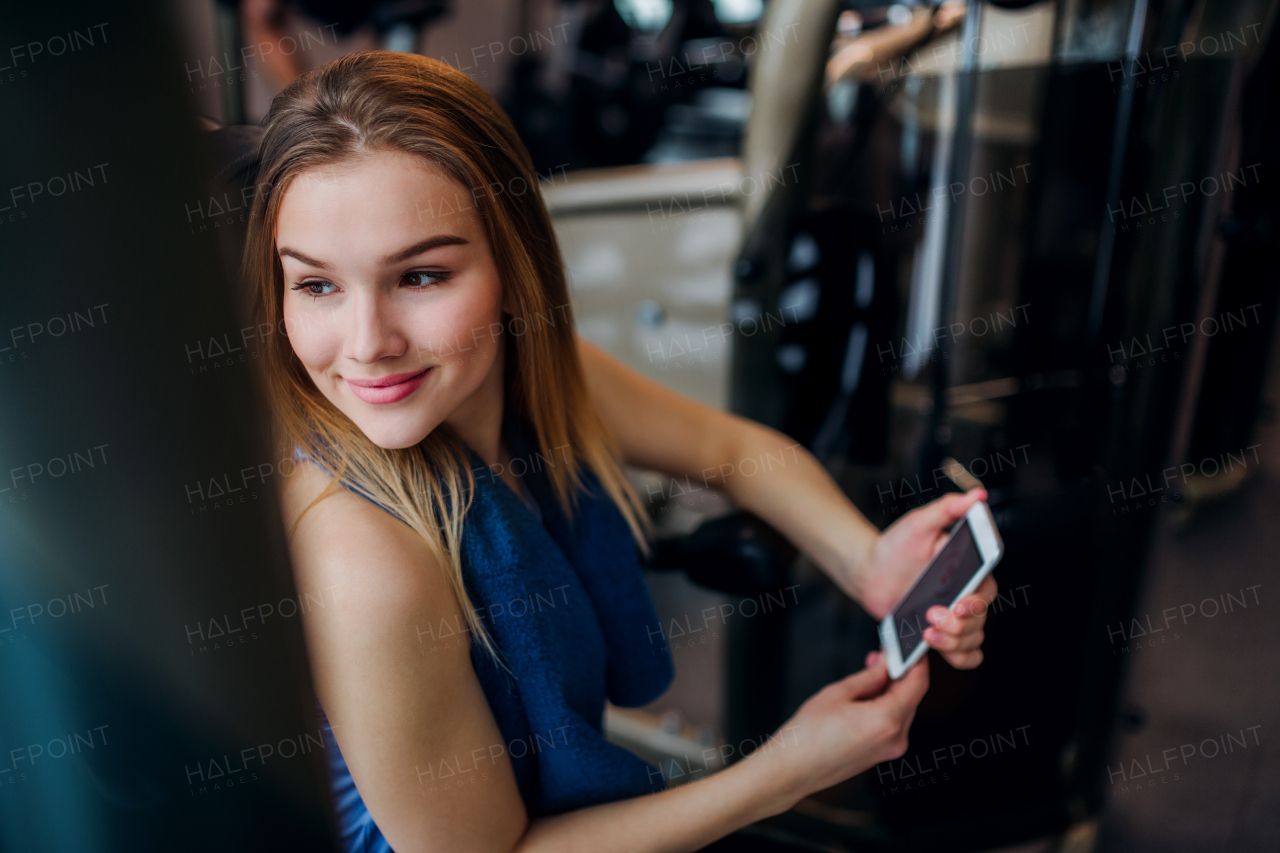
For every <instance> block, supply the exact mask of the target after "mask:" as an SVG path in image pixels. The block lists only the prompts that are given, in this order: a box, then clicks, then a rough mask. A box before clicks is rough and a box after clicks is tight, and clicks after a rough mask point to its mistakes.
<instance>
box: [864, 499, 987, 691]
mask: <svg viewBox="0 0 1280 853" xmlns="http://www.w3.org/2000/svg"><path fill="white" fill-rule="evenodd" d="M1002 556H1004V542H1003V541H1001V539H1000V532H999V531H998V530H996V522H995V519H994V518H992V517H991V509H990V508H989V507H988V506H987V505H986V503H985V502H983V501H979V502H978V503H976V504H974V505H973V506H972V507H970V508H969V511H968V512H967V513H965V516H964V518H962V519H960V520H959V521H958V522H956V525H955V527H953V528H952V529H951V535H950V536H949V537H948V539H947V544H946V545H944V546H943V547H942V550H941V551H939V552H938V556H936V557H934V558H933V562H931V563H930V564H929V566H928V568H926V569H925V570H924V573H923V574H921V575H920V577H919V578H917V579H916V582H915V584H914V585H913V586H912V587H911V589H909V590H907V594H906V595H904V596H903V597H902V600H901V601H899V602H898V603H897V605H896V606H894V608H893V610H891V611H890V612H889V615H888V616H886V617H884V621H883V622H881V623H880V642H881V644H882V645H883V646H884V654H885V658H886V661H887V662H888V665H889V677H890V678H901V677H902V676H903V675H904V674H905V673H906V671H907V670H909V669H910V668H911V667H912V666H914V665H915V663H916V661H918V660H920V658H922V657H923V656H924V654H925V652H926V651H927V650H928V648H929V647H928V645H927V644H926V643H925V642H924V636H923V635H924V629H925V628H928V627H929V622H928V620H927V619H925V614H926V613H927V612H928V611H929V608H930V607H936V606H937V605H940V604H941V605H943V606H945V607H947V608H952V607H955V606H956V604H957V603H958V602H959V601H960V599H962V598H964V597H965V596H966V595H969V594H970V593H971V592H973V591H974V590H975V589H977V588H978V584H980V583H982V579H983V578H985V577H986V576H987V575H988V574H990V573H991V570H992V569H993V568H995V565H996V563H998V562H1000V558H1001V557H1002Z"/></svg>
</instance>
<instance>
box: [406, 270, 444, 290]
mask: <svg viewBox="0 0 1280 853" xmlns="http://www.w3.org/2000/svg"><path fill="white" fill-rule="evenodd" d="M448 278H449V274H448V273H444V272H428V271H427V270H414V271H412V272H407V273H405V274H404V283H405V284H407V285H409V287H417V288H425V287H429V286H431V285H433V284H439V283H440V282H442V281H446V280H447V279H448Z"/></svg>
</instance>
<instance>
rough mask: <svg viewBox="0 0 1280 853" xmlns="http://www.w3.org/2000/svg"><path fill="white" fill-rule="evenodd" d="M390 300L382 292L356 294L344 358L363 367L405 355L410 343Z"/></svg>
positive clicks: (352, 303)
mask: <svg viewBox="0 0 1280 853" xmlns="http://www.w3.org/2000/svg"><path fill="white" fill-rule="evenodd" d="M391 307H392V306H390V305H389V304H388V300H387V299H386V298H385V297H383V295H382V294H379V293H368V292H364V293H357V295H356V298H355V299H353V300H352V301H351V310H352V316H351V318H350V320H349V323H348V325H347V332H346V340H345V341H344V342H343V355H344V356H346V357H347V358H349V359H351V360H352V361H356V362H360V363H361V364H373V363H375V362H378V361H382V360H383V359H386V358H396V357H398V356H401V355H404V353H405V352H406V350H407V348H408V341H407V339H406V338H405V336H404V335H403V334H401V332H400V330H399V327H398V325H397V323H396V318H395V314H394V312H393V311H392V310H391Z"/></svg>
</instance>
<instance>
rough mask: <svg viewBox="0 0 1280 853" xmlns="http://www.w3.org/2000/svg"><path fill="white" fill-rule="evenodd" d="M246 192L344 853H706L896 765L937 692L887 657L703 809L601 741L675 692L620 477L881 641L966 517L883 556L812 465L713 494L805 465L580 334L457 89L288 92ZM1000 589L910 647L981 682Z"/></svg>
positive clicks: (399, 63) (521, 198)
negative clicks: (832, 590) (691, 511)
mask: <svg viewBox="0 0 1280 853" xmlns="http://www.w3.org/2000/svg"><path fill="white" fill-rule="evenodd" d="M259 181H260V185H259V186H260V193H259V195H258V196H257V199H256V201H255V206H254V209H253V213H252V221H251V226H250V235H249V243H248V246H247V248H246V266H247V270H248V273H249V276H250V278H251V280H252V282H253V285H254V292H255V294H256V295H255V302H256V310H257V312H258V314H259V315H260V320H261V321H262V322H268V323H272V324H275V323H277V322H279V321H281V320H283V322H284V323H285V328H286V329H287V331H288V337H287V340H281V339H280V338H279V337H277V338H274V339H269V342H268V344H267V349H266V351H265V352H264V356H263V363H264V368H265V373H266V381H267V384H268V389H269V393H270V395H271V401H272V405H273V407H274V414H275V421H276V428H277V432H278V435H279V437H280V439H281V440H282V441H283V442H285V445H286V447H288V448H293V449H294V450H293V452H294V453H295V454H296V455H297V457H298V458H299V459H306V460H309V462H310V463H314V464H303V465H299V466H298V473H297V474H295V475H294V476H293V477H291V478H290V480H289V481H288V483H287V485H286V487H285V490H284V509H285V512H286V515H287V523H288V526H289V529H290V536H291V538H290V543H291V545H290V546H291V550H292V554H293V558H294V567H295V571H296V574H297V580H298V585H299V587H300V589H301V590H302V591H303V592H304V593H308V594H310V595H311V596H313V598H314V600H316V601H322V602H323V606H317V607H312V608H310V609H309V611H308V612H307V614H306V617H305V630H306V634H307V640H308V648H309V652H310V655H311V658H312V661H313V666H314V673H315V683H316V690H317V694H318V699H319V701H320V703H321V706H322V708H323V710H324V712H325V714H326V715H327V717H328V720H329V722H330V724H331V726H332V733H333V736H334V738H335V739H336V742H331V743H330V744H329V748H328V749H327V753H328V756H329V759H330V768H331V771H332V775H333V786H334V792H335V796H336V798H337V810H338V815H339V820H340V828H341V830H342V832H343V844H344V846H345V849H347V850H387V849H390V848H394V849H395V850H397V851H400V853H409V851H419V850H421V851H450V853H456V851H467V850H476V851H511V850H521V851H534V850H548V851H566V850H584V851H592V852H593V853H599V852H600V851H687V850H695V849H697V848H700V847H702V846H703V845H706V844H708V843H710V842H712V841H714V840H715V839H717V838H720V837H722V836H724V835H727V834H729V833H731V832H733V831H734V830H736V829H738V828H740V827H743V826H745V825H746V824H748V823H751V822H753V821H756V820H759V819H761V818H764V817H767V816H769V815H774V814H777V813H779V812H782V811H784V810H786V809H788V808H790V807H791V806H792V805H794V804H795V803H796V802H797V801H798V800H799V799H800V798H802V797H804V796H806V795H808V794H810V793H813V792H815V791H818V790H821V789H823V788H826V787H829V786H831V785H833V784H835V783H837V782H839V781H841V780H843V779H846V778H848V777H850V776H852V775H854V774H856V773H858V772H860V771H863V770H865V769H867V768H869V767H871V766H872V765H874V764H876V763H877V762H880V761H884V760H886V759H889V758H893V757H896V756H898V755H901V754H902V753H903V751H904V750H905V748H906V734H907V729H908V727H909V726H910V723H911V719H912V715H913V714H914V711H915V708H916V705H917V704H918V703H919V701H920V699H921V697H922V696H923V694H924V692H925V690H926V688H927V680H928V675H927V667H926V666H924V665H923V664H922V665H920V666H917V667H915V669H913V670H912V671H911V672H910V673H909V674H907V675H906V676H905V677H904V678H902V679H901V680H899V681H897V682H893V683H890V682H889V681H888V679H887V676H886V673H885V667H884V664H883V662H882V661H881V660H880V659H879V657H878V655H876V654H872V655H871V656H869V657H868V659H867V664H866V665H867V668H866V669H864V670H863V671H861V672H858V673H855V674H853V675H850V676H849V677H848V678H846V679H844V680H843V681H840V682H837V683H835V684H832V685H830V686H829V687H827V688H826V689H824V690H823V691H821V692H820V693H818V694H817V695H816V696H814V697H813V698H811V699H810V700H809V701H808V702H807V703H805V705H804V706H803V707H802V708H801V709H800V710H799V711H798V712H797V713H796V715H795V716H794V717H793V718H792V719H791V720H790V721H789V722H788V723H787V724H786V725H785V726H784V728H783V729H782V730H780V732H779V733H778V736H777V739H776V741H774V742H772V743H771V744H770V745H767V746H766V747H763V748H761V749H760V750H758V751H757V752H756V753H754V754H752V755H751V756H750V757H748V758H746V759H745V760H742V761H740V762H739V763H737V764H735V765H733V766H732V767H730V768H728V769H727V770H724V771H722V772H719V773H716V774H714V775H711V776H708V777H707V778H706V779H704V780H703V781H700V782H697V783H694V784H691V785H687V786H683V787H680V788H675V789H671V790H664V786H663V785H662V781H661V776H660V774H658V772H657V771H656V770H655V769H653V768H650V767H648V766H647V765H645V764H644V763H643V762H641V761H640V760H639V759H637V758H635V757H634V756H632V755H631V754H630V753H627V752H625V751H624V750H622V749H620V748H619V747H616V746H614V745H612V744H610V743H608V742H607V741H606V740H605V738H604V736H603V734H602V731H601V729H602V714H603V708H604V703H605V700H606V697H607V698H608V699H609V700H611V701H613V702H615V703H617V704H620V705H633V706H634V705H639V704H644V703H646V702H650V701H652V700H654V699H656V698H657V697H658V696H659V695H660V694H661V693H662V691H663V690H664V689H665V688H666V687H667V684H668V683H669V681H670V677H671V662H670V658H669V656H668V654H667V652H666V650H665V648H663V647H661V646H655V645H654V643H653V636H654V633H655V631H656V630H657V629H656V625H657V618H656V616H655V615H654V612H653V606H652V604H651V603H650V601H649V598H648V595H647V593H646V592H645V588H644V585H643V580H642V577H641V572H640V569H639V564H638V562H637V558H636V550H637V544H638V543H640V542H642V536H643V532H644V529H645V515H644V512H643V507H642V506H641V504H640V502H639V500H638V499H637V498H636V496H635V494H634V493H633V492H632V490H631V489H630V488H629V487H628V485H627V482H626V480H625V479H624V477H623V475H622V472H621V466H622V465H623V464H632V465H637V466H641V467H645V468H651V469H657V470H660V471H664V472H667V473H670V474H672V475H677V476H689V477H691V478H702V479H704V480H705V481H706V482H708V483H710V484H716V485H719V486H720V487H722V488H724V489H725V490H726V491H727V492H728V493H729V495H730V496H731V497H732V499H733V500H734V501H735V502H736V503H737V504H738V505H740V506H742V507H745V508H747V509H749V510H752V511H754V512H756V513H758V514H759V515H761V516H762V517H764V518H765V519H767V520H768V521H769V522H770V523H771V524H773V525H774V526H775V527H776V528H777V529H778V530H780V531H782V532H783V533H784V534H785V535H787V536H788V537H790V538H791V539H792V540H793V541H794V542H795V543H796V544H797V545H798V546H799V547H800V548H801V549H803V550H804V551H805V553H806V554H808V555H809V556H810V557H811V558H812V559H813V560H814V561H815V562H816V563H817V564H818V565H819V566H821V567H822V568H823V569H824V570H825V571H826V572H827V573H828V574H830V576H831V577H832V578H833V579H834V580H835V581H836V582H837V583H838V584H839V585H840V586H841V587H842V588H843V589H845V590H846V591H847V592H848V593H849V594H850V595H852V596H854V597H855V598H857V599H858V600H859V601H860V602H861V603H862V605H863V606H864V607H865V608H866V609H867V611H868V612H869V613H871V614H872V615H873V616H876V617H882V616H883V615H884V614H885V613H886V612H887V611H888V609H889V608H890V607H891V606H892V605H893V604H894V602H895V601H896V600H897V599H898V598H899V597H900V596H901V594H902V593H903V592H905V590H906V589H907V587H908V586H910V584H911V583H912V581H913V580H914V578H915V576H916V575H917V574H918V573H919V571H920V570H921V569H922V568H923V566H924V565H925V564H926V562H927V561H928V559H929V557H930V556H931V555H932V554H933V553H934V551H935V550H936V548H937V547H938V546H939V544H940V542H941V541H942V538H943V535H944V531H945V528H946V527H947V526H948V525H950V524H951V523H952V522H954V521H956V520H957V519H959V518H960V517H961V516H962V515H963V514H964V512H965V511H966V510H967V509H968V508H969V507H970V506H971V505H972V504H973V502H974V501H976V500H979V499H981V498H983V497H985V495H983V494H982V493H981V492H980V491H978V492H972V493H969V494H967V495H963V496H960V495H955V496H951V497H948V498H944V499H942V500H939V501H936V502H935V503H933V504H930V505H928V506H926V507H923V508H920V509H918V510H916V511H914V512H912V513H909V514H908V515H907V516H906V517H904V518H903V519H901V520H900V521H899V522H898V523H896V524H895V525H893V526H892V527H890V528H889V529H888V530H887V531H885V532H884V533H883V534H881V533H879V532H877V530H876V529H875V528H874V527H873V526H872V525H871V524H870V523H869V522H868V521H867V520H866V519H865V518H863V517H862V516H861V515H860V514H859V513H858V511H857V510H856V509H855V508H854V507H853V505H852V504H850V502H849V501H848V500H847V499H846V498H845V497H844V495H843V494H842V493H841V492H840V490H839V489H838V488H837V487H836V486H835V484H834V483H833V482H832V481H831V479H830V478H829V477H828V476H827V475H826V473H825V472H824V471H823V470H822V468H821V467H820V466H819V465H818V464H817V463H816V462H815V461H814V460H813V459H812V457H810V456H808V455H806V454H805V453H804V452H803V451H800V452H799V453H798V454H796V453H795V451H794V450H789V452H788V453H787V455H786V459H787V462H788V464H785V465H781V466H777V465H774V466H770V467H771V468H772V470H771V471H770V472H769V473H760V474H758V475H756V476H753V477H747V476H744V475H737V476H733V475H729V476H728V477H727V478H721V477H720V476H719V472H720V471H722V470H728V468H729V467H731V466H726V467H725V468H722V467H721V463H726V462H728V463H733V462H734V461H735V460H742V459H746V458H749V457H755V458H762V454H770V455H772V456H773V457H774V458H778V457H779V456H781V455H782V451H783V449H784V448H787V449H789V448H793V447H794V445H795V443H794V442H792V441H790V440H788V439H787V438H786V437H785V436H782V435H780V434H778V433H776V432H774V431H772V430H769V429H766V428H764V427H762V426H760V425H758V424H754V423H751V422H749V421H746V420H743V419H741V418H737V417H734V416H732V415H729V414H726V413H723V412H719V411H715V410H712V409H709V408H707V407H704V406H701V405H698V404H696V403H694V402H691V401H689V400H686V399H683V398H681V397H679V396H677V395H676V394H674V393H671V392H670V391H667V390H665V389H663V388H661V387H660V386H658V385H656V384H654V383H652V382H650V381H648V380H646V379H644V378H642V377H641V376H638V375H637V374H635V373H633V372H631V371H630V370H628V369H626V368H624V367H623V366H622V365H620V364H619V363H618V362H616V361H614V360H613V359H611V358H610V357H609V356H608V355H606V354H605V353H604V352H602V351H601V350H599V349H597V348H596V347H594V346H591V345H590V344H588V343H586V342H584V341H581V340H579V339H577V338H575V336H574V334H573V324H572V314H571V312H570V310H569V300H568V295H567V290H566V286H565V280H564V272H563V267H562V262H561V259H560V255H559V250H558V248H557V245H556V241H555V237H554V235H553V232H552V229H551V225H550V221H549V219H548V217H547V214H546V211H545V209H544V207H543V204H542V201H541V198H540V196H539V193H538V187H537V180H536V178H535V176H534V173H533V169H532V166H531V163H530V161H529V157H528V154H527V153H526V152H525V150H524V147H523V146H522V145H521V143H520V141H519V139H518V138H517V137H516V134H515V132H514V130H513V129H512V126H511V124H510V122H509V121H508V120H507V118H506V116H505V115H504V114H503V113H502V111H501V110H500V109H499V107H498V106H497V105H496V104H495V103H494V101H493V100H492V99H491V98H490V97H489V96H488V95H487V94H485V92H484V91H483V90H482V89H481V88H480V87H479V86H478V85H477V84H475V83H474V82H472V81H471V80H470V79H469V78H467V77H466V76H465V75H463V74H461V73H460V72H457V71H454V70H452V69H451V68H449V67H448V66H446V65H443V64H441V63H437V62H434V61H432V60H429V59H425V58H422V57H419V56H411V55H404V54H392V53H384V52H373V53H364V54H358V55H353V56H347V57H344V58H342V59H339V60H337V61H335V62H332V63H330V64H328V65H325V66H323V67H321V68H318V69H316V70H314V71H312V72H310V73H308V74H306V75H305V76H303V77H301V78H300V79H298V80H297V81H295V82H294V83H293V84H291V85H290V86H289V88H288V89H286V90H285V91H284V92H283V93H281V94H280V96H279V97H277V98H276V100H275V102H274V104H273V105H272V108H271V112H270V115H269V116H268V118H267V128H266V133H265V136H264V139H263V143H262V163H261V170H260V173H259ZM271 341H274V342H275V345H274V346H273V345H272V343H271ZM994 594H995V585H994V582H993V581H991V580H990V579H989V578H988V580H987V581H986V583H985V584H984V586H983V587H982V588H981V589H980V590H979V592H978V594H976V595H974V596H971V597H969V598H967V599H966V600H965V601H963V602H961V604H960V605H959V606H958V607H957V608H956V610H955V612H948V611H946V610H945V608H936V609H935V612H931V613H930V614H929V618H930V621H931V622H932V625H933V627H931V628H929V629H928V631H927V632H926V635H925V639H926V640H927V641H928V642H929V644H930V645H931V646H933V647H934V648H936V649H938V650H940V651H941V652H942V654H943V656H944V657H946V658H947V659H948V660H949V661H950V662H951V663H952V664H953V665H955V666H958V667H973V666H977V665H978V663H979V662H980V661H981V659H982V652H981V650H980V648H979V647H980V645H981V642H982V625H983V621H984V615H985V612H986V604H987V603H988V602H990V601H991V599H992V598H993V597H994ZM517 611H518V612H517ZM339 747H340V751H339ZM643 794H651V795H650V796H641V795H643Z"/></svg>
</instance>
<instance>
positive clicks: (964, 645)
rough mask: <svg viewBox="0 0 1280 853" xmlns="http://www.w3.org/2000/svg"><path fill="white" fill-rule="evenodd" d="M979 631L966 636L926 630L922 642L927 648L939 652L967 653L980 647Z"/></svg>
mask: <svg viewBox="0 0 1280 853" xmlns="http://www.w3.org/2000/svg"><path fill="white" fill-rule="evenodd" d="M982 640H983V633H982V631H981V630H977V631H970V632H968V633H966V634H943V633H942V632H940V631H938V629H937V628H928V629H926V630H925V632H924V641H925V642H926V643H928V644H929V648H932V649H937V650H938V651H940V652H969V651H973V650H974V649H977V648H980V647H981V646H982Z"/></svg>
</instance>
